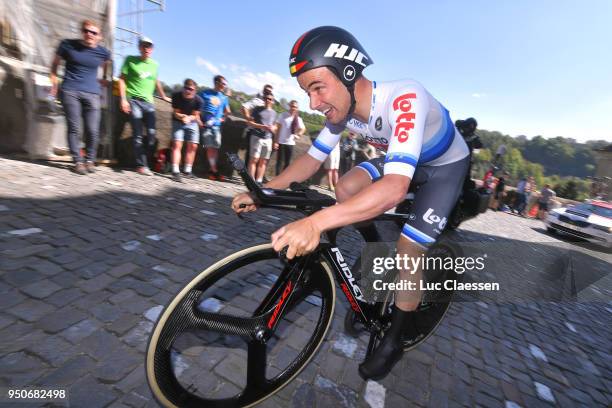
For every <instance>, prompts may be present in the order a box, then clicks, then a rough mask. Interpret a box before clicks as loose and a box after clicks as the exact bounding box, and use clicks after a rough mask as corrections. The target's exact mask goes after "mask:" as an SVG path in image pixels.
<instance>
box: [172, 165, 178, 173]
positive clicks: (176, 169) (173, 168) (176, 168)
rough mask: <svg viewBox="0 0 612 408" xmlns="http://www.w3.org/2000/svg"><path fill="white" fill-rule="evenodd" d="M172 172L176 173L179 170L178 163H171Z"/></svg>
mask: <svg viewBox="0 0 612 408" xmlns="http://www.w3.org/2000/svg"><path fill="white" fill-rule="evenodd" d="M172 172H173V173H178V172H179V165H178V164H174V163H173V164H172Z"/></svg>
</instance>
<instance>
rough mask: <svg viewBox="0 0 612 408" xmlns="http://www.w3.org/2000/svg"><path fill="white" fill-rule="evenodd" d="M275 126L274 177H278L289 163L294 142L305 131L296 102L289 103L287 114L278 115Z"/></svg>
mask: <svg viewBox="0 0 612 408" xmlns="http://www.w3.org/2000/svg"><path fill="white" fill-rule="evenodd" d="M276 126H277V127H278V132H277V133H276V137H275V138H274V150H276V151H277V154H276V175H277V176H278V175H279V174H280V172H281V170H284V169H286V168H287V166H289V163H291V156H292V155H293V146H295V141H296V140H297V139H299V138H300V136H302V135H303V134H304V132H305V131H306V126H304V121H302V118H300V115H299V114H298V103H297V101H295V100H294V101H291V102H289V112H283V113H281V114H280V115H279V117H278V119H277V120H276Z"/></svg>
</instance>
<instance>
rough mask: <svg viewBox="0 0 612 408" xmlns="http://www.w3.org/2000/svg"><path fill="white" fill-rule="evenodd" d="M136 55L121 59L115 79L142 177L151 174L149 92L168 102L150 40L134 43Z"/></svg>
mask: <svg viewBox="0 0 612 408" xmlns="http://www.w3.org/2000/svg"><path fill="white" fill-rule="evenodd" d="M138 49H139V51H140V55H139V56H136V55H130V56H128V57H126V58H125V61H124V62H123V66H122V67H121V76H120V78H119V94H120V95H121V110H122V111H123V112H124V113H126V114H129V115H130V123H131V125H132V132H133V137H134V155H135V156H136V171H137V172H138V173H139V174H142V175H144V176H150V175H152V174H153V173H152V172H151V170H150V169H149V167H148V164H147V156H148V155H150V154H152V153H153V149H154V148H155V141H156V140H155V105H154V104H153V92H154V91H155V88H157V92H158V93H159V95H160V96H161V97H162V99H163V100H165V101H166V102H172V100H171V99H170V98H168V97H167V96H166V94H165V93H164V89H163V88H162V86H161V83H160V82H159V79H157V74H158V68H159V64H158V63H157V62H156V61H154V60H153V59H152V58H151V54H152V53H153V41H152V40H151V39H150V38H148V37H141V38H140V39H139V41H138ZM143 122H144V126H145V131H146V140H144V141H143V135H142V125H143Z"/></svg>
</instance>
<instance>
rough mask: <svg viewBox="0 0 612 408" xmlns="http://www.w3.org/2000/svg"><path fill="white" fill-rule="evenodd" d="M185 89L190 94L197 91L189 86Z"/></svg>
mask: <svg viewBox="0 0 612 408" xmlns="http://www.w3.org/2000/svg"><path fill="white" fill-rule="evenodd" d="M183 89H184V90H186V91H189V92H193V91H195V90H196V89H195V88H191V87H188V86H186V87H184V88H183Z"/></svg>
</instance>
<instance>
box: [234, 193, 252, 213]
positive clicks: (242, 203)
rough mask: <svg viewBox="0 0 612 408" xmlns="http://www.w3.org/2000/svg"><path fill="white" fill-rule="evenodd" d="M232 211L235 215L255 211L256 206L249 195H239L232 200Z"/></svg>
mask: <svg viewBox="0 0 612 408" xmlns="http://www.w3.org/2000/svg"><path fill="white" fill-rule="evenodd" d="M232 210H234V211H235V212H236V213H237V214H240V213H245V212H252V211H255V210H257V205H255V201H253V198H252V197H251V195H250V194H249V193H240V194H238V195H237V196H236V197H234V199H233V200H232Z"/></svg>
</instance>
